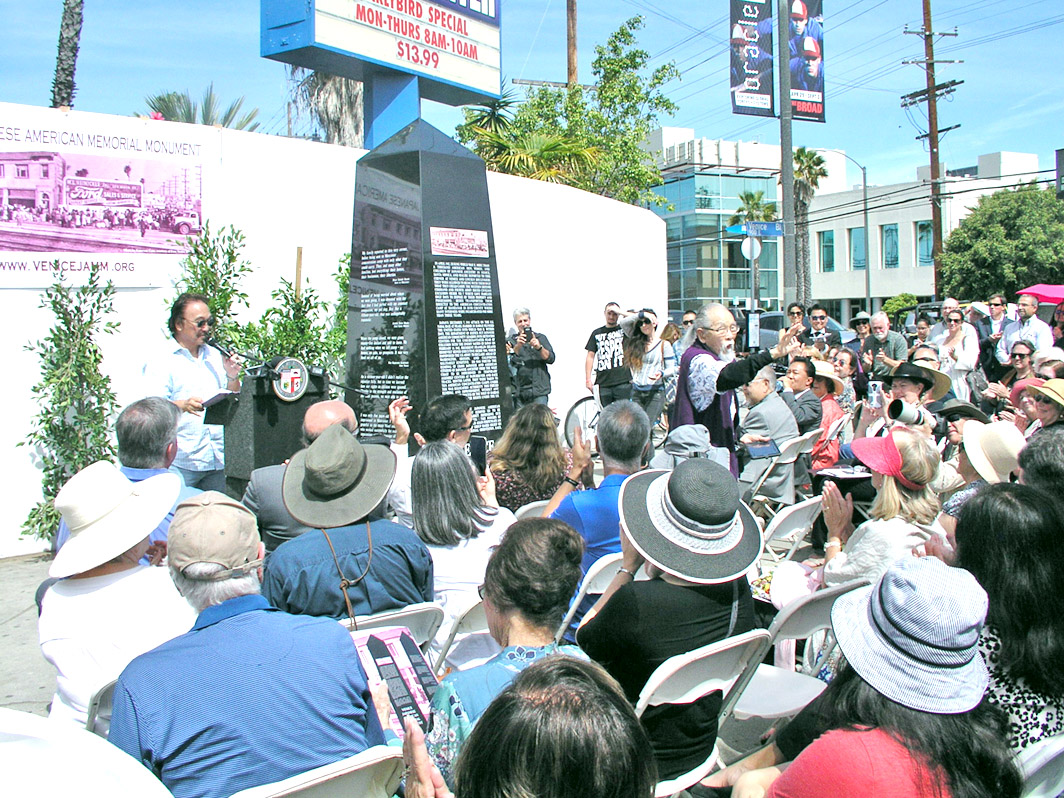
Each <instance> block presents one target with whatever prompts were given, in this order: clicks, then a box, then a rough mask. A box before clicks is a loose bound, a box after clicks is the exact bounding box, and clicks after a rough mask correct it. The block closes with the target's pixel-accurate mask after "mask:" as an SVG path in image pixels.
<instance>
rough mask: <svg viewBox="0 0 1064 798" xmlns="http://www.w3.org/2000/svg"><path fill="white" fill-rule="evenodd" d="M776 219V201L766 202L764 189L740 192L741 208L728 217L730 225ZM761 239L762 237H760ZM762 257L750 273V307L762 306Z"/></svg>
mask: <svg viewBox="0 0 1064 798" xmlns="http://www.w3.org/2000/svg"><path fill="white" fill-rule="evenodd" d="M775 219H776V203H775V202H765V192H764V191H742V192H740V193H739V210H738V211H737V212H736V213H735V214H734V215H733V216H732V217H731V218H730V219H728V226H729V227H730V226H731V225H733V224H743V223H744V222H771V221H775ZM759 240H760V239H759ZM760 260H761V259H760V257H757V258H754V265H753V269H752V270H751V275H750V309H751V310H753V309H754V308H757V307H760V303H761V263H760Z"/></svg>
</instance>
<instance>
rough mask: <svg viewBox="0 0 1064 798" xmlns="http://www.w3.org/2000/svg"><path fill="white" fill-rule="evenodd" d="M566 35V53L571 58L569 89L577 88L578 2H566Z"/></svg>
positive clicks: (574, 0)
mask: <svg viewBox="0 0 1064 798" xmlns="http://www.w3.org/2000/svg"><path fill="white" fill-rule="evenodd" d="M565 34H566V52H567V53H568V56H569V71H568V74H567V76H566V82H567V83H568V85H569V88H570V89H572V88H575V87H576V84H577V82H578V81H577V77H576V0H566V2H565Z"/></svg>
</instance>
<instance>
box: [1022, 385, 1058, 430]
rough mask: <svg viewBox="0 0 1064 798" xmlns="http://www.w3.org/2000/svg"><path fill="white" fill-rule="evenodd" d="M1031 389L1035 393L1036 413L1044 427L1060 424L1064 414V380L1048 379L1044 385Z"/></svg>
mask: <svg viewBox="0 0 1064 798" xmlns="http://www.w3.org/2000/svg"><path fill="white" fill-rule="evenodd" d="M1029 390H1031V391H1032V392H1033V393H1034V400H1035V402H1036V403H1037V407H1036V408H1035V415H1037V416H1038V420H1039V421H1041V422H1042V429H1043V430H1044V429H1046V428H1047V427H1051V426H1053V425H1054V424H1060V423H1061V421H1062V419H1061V417H1062V416H1064V380H1046V381H1045V383H1044V384H1043V385H1040V386H1037V387H1032V388H1030V389H1029ZM1035 434H1037V433H1035Z"/></svg>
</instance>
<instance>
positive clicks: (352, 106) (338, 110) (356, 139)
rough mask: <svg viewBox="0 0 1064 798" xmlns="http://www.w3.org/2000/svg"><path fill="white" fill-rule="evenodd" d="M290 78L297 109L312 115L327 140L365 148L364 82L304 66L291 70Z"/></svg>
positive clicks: (330, 142) (301, 112) (332, 142)
mask: <svg viewBox="0 0 1064 798" xmlns="http://www.w3.org/2000/svg"><path fill="white" fill-rule="evenodd" d="M289 77H290V78H291V79H292V82H293V87H292V95H293V98H294V101H295V107H296V110H297V111H298V112H299V113H300V114H309V115H310V117H311V118H312V119H313V120H314V122H315V124H317V126H318V127H319V128H320V129H321V131H322V133H323V134H324V138H325V141H327V142H328V143H329V144H340V145H343V146H344V147H361V146H362V144H363V141H364V137H363V104H362V100H363V90H362V89H363V87H362V83H360V82H359V81H357V80H351V79H350V78H342V77H340V76H338V75H330V74H328V73H327V72H315V71H312V70H309V69H304V68H303V67H290V68H289Z"/></svg>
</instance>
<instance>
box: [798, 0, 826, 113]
mask: <svg viewBox="0 0 1064 798" xmlns="http://www.w3.org/2000/svg"><path fill="white" fill-rule="evenodd" d="M790 28H791V46H790V70H791V110H792V112H793V113H794V118H795V119H805V120H807V121H810V122H823V121H824V3H823V0H792V2H791V26H790Z"/></svg>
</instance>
